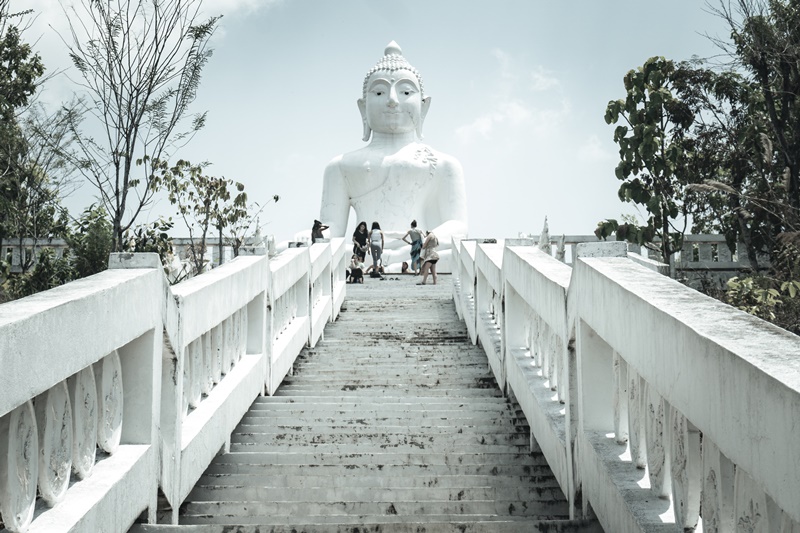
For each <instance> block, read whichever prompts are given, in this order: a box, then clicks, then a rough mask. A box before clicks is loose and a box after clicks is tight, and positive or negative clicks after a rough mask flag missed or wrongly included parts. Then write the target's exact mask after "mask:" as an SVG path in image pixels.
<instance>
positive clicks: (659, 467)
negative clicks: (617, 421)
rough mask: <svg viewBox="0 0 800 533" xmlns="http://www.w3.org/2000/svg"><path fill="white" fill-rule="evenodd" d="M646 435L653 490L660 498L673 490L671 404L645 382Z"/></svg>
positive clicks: (665, 496)
mask: <svg viewBox="0 0 800 533" xmlns="http://www.w3.org/2000/svg"><path fill="white" fill-rule="evenodd" d="M645 400H646V406H647V409H646V411H645V435H646V436H647V468H648V471H649V474H650V487H651V490H652V491H653V492H654V493H655V494H656V495H657V496H658V497H659V498H667V497H669V494H670V492H671V486H670V475H669V421H668V420H667V417H668V416H669V405H668V404H667V402H666V400H664V398H662V397H661V395H660V394H659V393H658V391H656V390H655V389H654V388H653V386H652V385H650V384H649V383H645Z"/></svg>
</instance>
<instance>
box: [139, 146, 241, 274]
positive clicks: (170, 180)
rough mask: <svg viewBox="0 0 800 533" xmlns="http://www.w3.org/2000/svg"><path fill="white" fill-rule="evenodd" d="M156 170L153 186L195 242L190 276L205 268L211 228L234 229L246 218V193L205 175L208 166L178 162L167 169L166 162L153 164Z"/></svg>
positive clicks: (239, 188) (192, 248)
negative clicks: (163, 192)
mask: <svg viewBox="0 0 800 533" xmlns="http://www.w3.org/2000/svg"><path fill="white" fill-rule="evenodd" d="M153 166H154V168H155V169H156V171H157V174H156V175H155V179H154V180H153V182H152V186H153V187H157V188H163V189H164V190H166V191H167V193H168V195H169V201H170V202H171V203H172V204H173V205H175V206H176V207H177V208H178V214H179V215H180V216H181V218H182V219H183V221H184V222H185V223H186V226H187V228H188V230H189V237H190V238H191V239H192V240H193V241H194V240H195V238H197V239H199V243H195V244H193V245H192V246H191V248H190V254H191V262H192V266H193V270H194V272H193V274H194V275H197V274H200V273H201V272H203V271H204V270H205V268H206V266H207V263H208V262H207V260H206V259H205V256H206V252H207V250H208V246H207V241H208V234H209V230H210V229H217V230H218V231H219V233H220V236H221V235H222V231H223V230H224V229H225V228H227V227H229V226H235V225H236V224H238V223H239V222H240V221H241V220H244V219H245V218H247V213H248V211H247V209H248V206H247V193H245V192H244V185H243V184H241V183H238V182H234V181H233V180H230V179H227V178H225V177H219V178H218V177H215V176H208V175H206V174H205V167H206V166H207V164H199V165H193V164H192V163H190V162H188V161H183V160H180V161H178V162H177V163H176V164H175V165H173V166H169V164H168V163H167V162H165V161H161V162H156V163H154V164H153Z"/></svg>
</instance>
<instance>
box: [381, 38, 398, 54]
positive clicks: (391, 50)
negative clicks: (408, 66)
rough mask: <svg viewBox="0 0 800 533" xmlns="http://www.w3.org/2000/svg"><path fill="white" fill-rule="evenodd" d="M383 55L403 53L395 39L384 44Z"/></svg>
mask: <svg viewBox="0 0 800 533" xmlns="http://www.w3.org/2000/svg"><path fill="white" fill-rule="evenodd" d="M383 55H385V56H391V55H396V56H401V55H403V51H402V50H401V49H400V45H399V44H397V43H396V42H395V41H392V42H390V43H389V44H387V45H386V50H384V51H383Z"/></svg>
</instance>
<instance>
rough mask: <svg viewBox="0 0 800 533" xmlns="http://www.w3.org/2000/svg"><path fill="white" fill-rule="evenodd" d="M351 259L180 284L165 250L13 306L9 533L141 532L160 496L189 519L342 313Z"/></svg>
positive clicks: (6, 427) (3, 334)
mask: <svg viewBox="0 0 800 533" xmlns="http://www.w3.org/2000/svg"><path fill="white" fill-rule="evenodd" d="M345 248H346V247H345V246H344V243H343V239H333V240H332V242H330V243H325V244H319V245H315V246H314V250H313V251H312V250H311V249H310V248H309V247H302V248H295V249H289V250H287V251H286V252H284V253H282V254H280V255H278V256H276V257H274V258H271V259H270V258H268V257H267V256H266V255H263V254H264V251H263V250H262V251H255V252H254V251H252V250H249V249H243V251H242V254H241V255H240V256H239V257H237V258H235V259H234V260H232V261H229V262H228V263H225V264H224V265H222V266H220V267H218V268H215V269H212V270H211V271H209V272H207V273H204V274H202V275H200V276H196V277H194V278H191V279H189V280H186V281H184V282H182V283H180V284H178V285H174V286H169V285H168V284H167V283H166V280H165V277H164V274H163V272H162V268H161V264H160V261H159V259H158V256H157V255H156V254H112V257H111V259H110V266H109V270H107V271H105V272H102V273H100V274H96V275H94V276H90V277H88V278H84V279H81V280H78V281H74V282H72V283H69V284H67V285H64V286H62V287H58V288H55V289H52V290H50V291H45V292H43V293H39V294H36V295H33V296H30V297H28V298H23V299H21V300H17V301H14V302H9V303H5V304H2V305H0V369H2V371H0V524H2V527H4V528H5V529H7V530H9V531H12V532H23V531H28V532H32V533H35V532H40V531H47V532H52V531H65V530H70V531H86V532H93V531H99V530H108V531H125V530H127V529H128V528H129V527H130V526H131V525H132V524H133V522H134V521H135V520H136V519H137V518H138V517H139V516H140V515H142V513H143V512H145V511H146V513H147V519H148V521H150V522H151V523H152V522H155V521H156V518H157V509H158V505H159V503H158V488H159V487H160V488H161V491H162V493H163V495H164V497H165V498H166V502H167V503H168V504H169V506H170V507H171V509H172V510H171V512H170V513H169V515H168V516H165V517H161V518H162V519H164V518H167V519H170V520H171V521H172V522H173V523H174V522H175V521H176V520H177V509H178V508H179V506H180V504H181V503H182V501H183V500H184V499H185V497H186V496H187V494H188V493H189V491H190V490H191V488H192V487H193V485H194V484H195V483H196V481H197V480H198V479H199V477H200V476H201V475H202V473H203V471H204V470H205V468H206V467H207V465H208V464H209V463H210V462H211V460H212V459H213V457H214V455H215V454H216V453H217V452H218V451H219V450H221V449H223V450H224V449H227V448H229V446H230V435H231V432H232V430H233V429H234V427H235V425H236V424H237V423H238V422H239V420H240V419H241V417H242V416H243V414H244V413H245V412H246V411H247V409H248V408H249V406H250V405H251V404H252V402H253V400H254V399H255V398H256V397H257V396H258V395H259V394H263V393H264V392H267V393H269V394H273V393H274V392H275V390H276V389H277V388H278V386H279V384H280V382H281V381H282V380H283V377H284V376H285V375H286V374H287V373H289V372H290V371H291V367H292V365H293V363H294V361H295V359H296V357H297V355H298V354H299V353H300V351H301V350H302V349H303V347H304V346H306V345H307V344H309V343H310V342H311V322H312V315H313V316H314V317H316V318H318V323H317V324H316V326H317V327H318V328H321V327H323V326H324V324H325V323H327V321H329V320H332V319H333V318H334V317H336V316H337V315H338V313H339V310H340V308H341V305H342V301H343V300H344V292H345V284H344V273H343V268H342V266H343V265H344V259H343V255H344V253H345ZM312 252H313V256H314V261H313V263H312V259H311V258H312ZM250 254H261V255H250ZM312 294H313V295H314V301H313V302H312V301H311V296H312ZM315 334H316V335H321V334H322V333H321V330H317V331H315ZM317 338H318V337H317ZM90 474H91V475H90ZM37 494H38V496H37ZM87 494H91V497H87ZM38 502H41V503H42V504H41V505H40V504H39V503H38Z"/></svg>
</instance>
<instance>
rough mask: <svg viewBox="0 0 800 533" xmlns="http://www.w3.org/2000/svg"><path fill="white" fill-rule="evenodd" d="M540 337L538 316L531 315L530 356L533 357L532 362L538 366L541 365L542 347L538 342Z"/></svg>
mask: <svg viewBox="0 0 800 533" xmlns="http://www.w3.org/2000/svg"><path fill="white" fill-rule="evenodd" d="M540 337H541V329H540V324H539V316H538V315H537V316H535V317H532V319H531V356H532V357H533V364H534V366H537V367H539V368H541V367H542V347H541V345H540V344H539V338H540Z"/></svg>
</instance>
